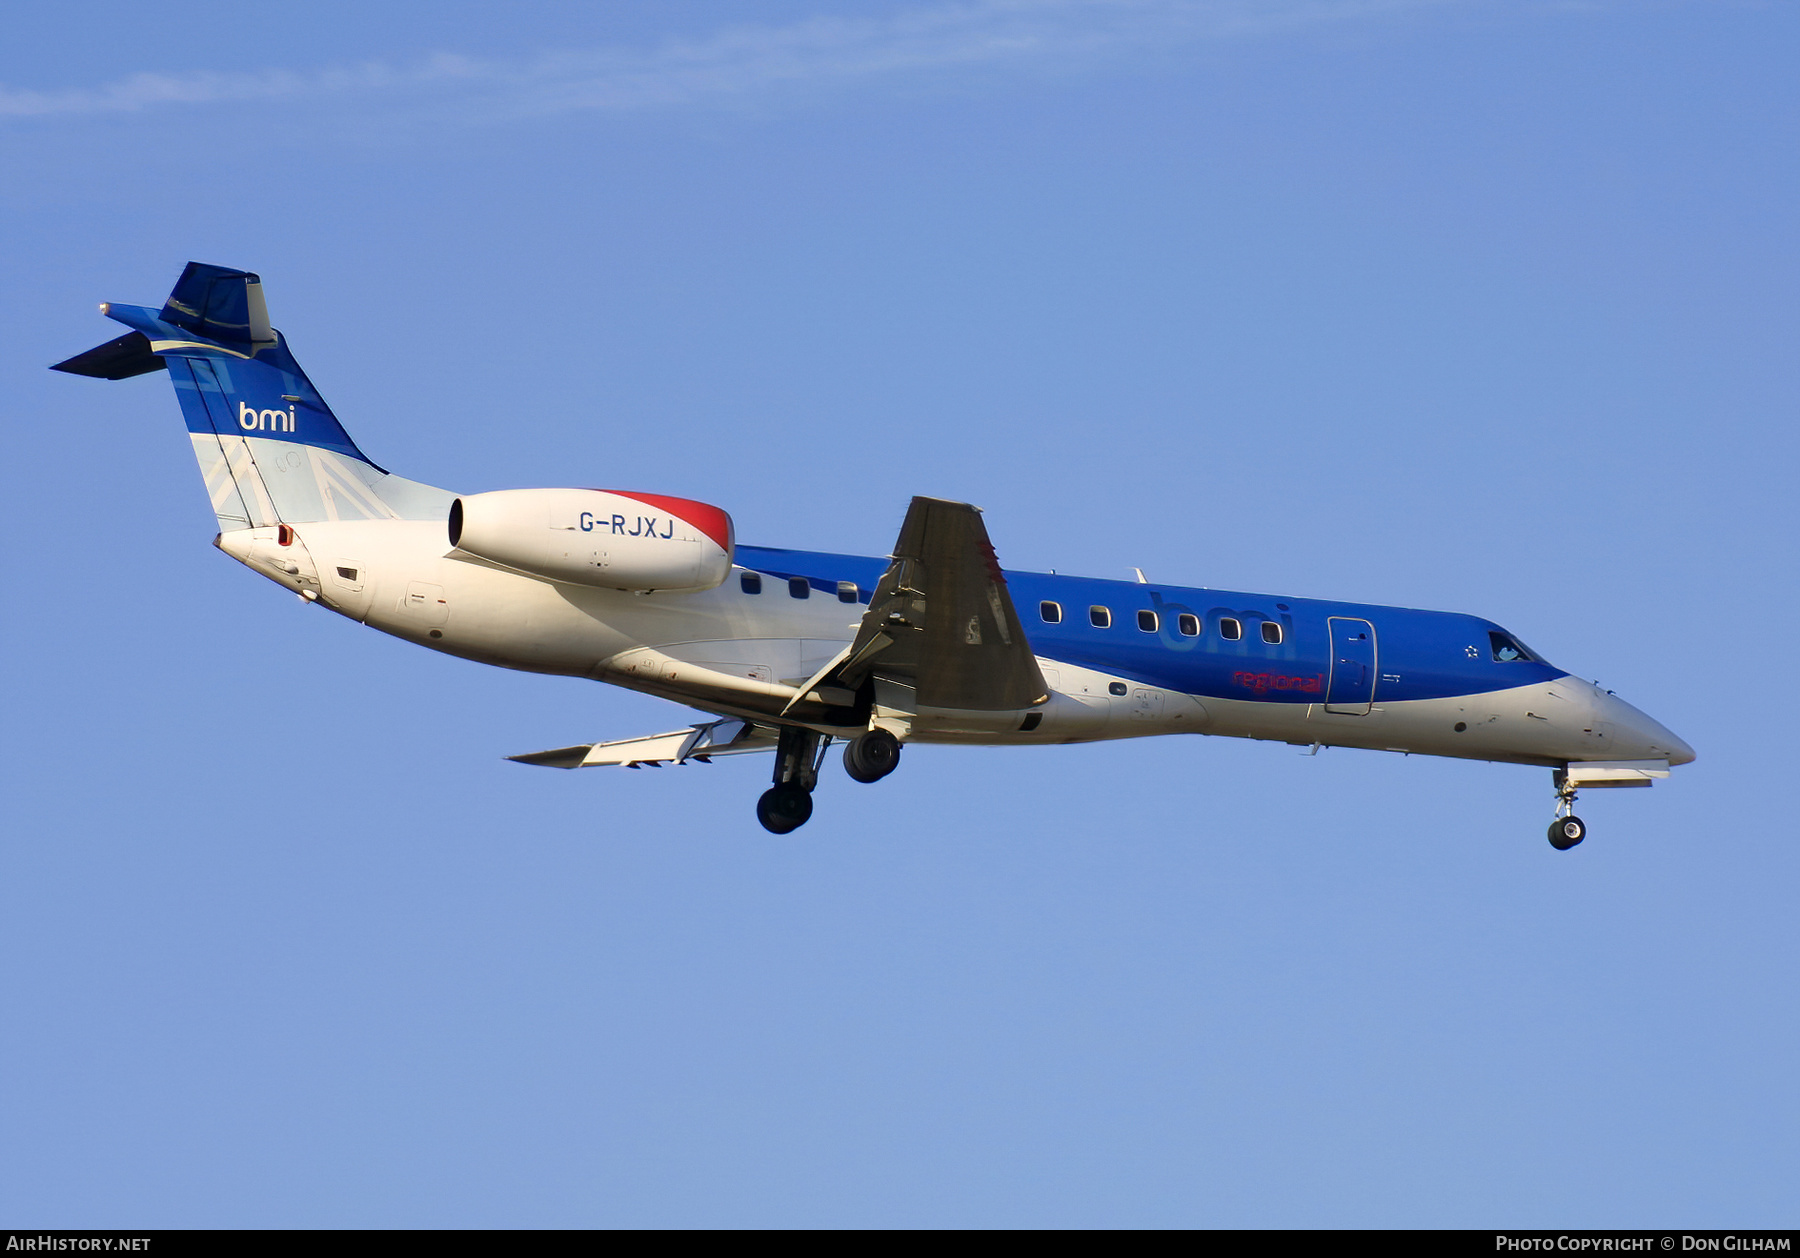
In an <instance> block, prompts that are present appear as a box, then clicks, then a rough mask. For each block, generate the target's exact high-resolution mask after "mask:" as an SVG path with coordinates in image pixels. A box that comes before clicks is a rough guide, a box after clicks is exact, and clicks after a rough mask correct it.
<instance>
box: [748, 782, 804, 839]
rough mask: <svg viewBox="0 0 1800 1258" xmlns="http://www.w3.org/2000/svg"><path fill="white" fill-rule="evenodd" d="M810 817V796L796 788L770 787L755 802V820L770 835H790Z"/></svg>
mask: <svg viewBox="0 0 1800 1258" xmlns="http://www.w3.org/2000/svg"><path fill="white" fill-rule="evenodd" d="M810 816H812V796H811V795H809V794H807V793H806V792H805V791H803V790H801V789H800V788H799V787H797V786H771V787H770V788H769V789H768V790H766V791H764V792H763V793H762V798H761V799H759V800H757V801H756V819H757V820H758V821H760V822H762V827H763V829H765V830H767V831H768V832H769V833H770V834H790V833H792V832H793V831H795V830H798V829H799V828H800V827H801V826H803V825H805V824H806V819H807V818H808V817H810Z"/></svg>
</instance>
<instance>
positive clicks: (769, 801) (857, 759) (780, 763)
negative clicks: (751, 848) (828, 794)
mask: <svg viewBox="0 0 1800 1258" xmlns="http://www.w3.org/2000/svg"><path fill="white" fill-rule="evenodd" d="M830 745H831V739H830V738H827V737H824V736H823V735H820V734H816V733H814V732H813V731H812V730H809V729H802V728H800V727H799V726H797V725H784V726H782V727H781V738H780V741H779V742H777V743H776V744H775V785H773V786H771V787H770V788H769V789H768V790H766V791H764V792H763V793H762V798H761V799H759V800H757V801H756V819H757V820H758V821H760V822H762V827H763V829H765V830H767V831H768V832H769V833H770V834H791V833H793V832H794V831H795V830H798V829H799V828H800V827H801V826H803V825H805V824H806V821H807V818H809V817H811V816H812V810H813V802H812V793H813V787H815V786H817V785H818V784H819V766H820V765H821V764H823V763H824V762H825V749H826V748H827V747H829V746H830ZM899 763H900V740H899V739H898V738H895V737H894V736H893V735H892V734H890V733H888V732H887V731H886V730H884V729H871V730H865V731H863V732H862V733H861V734H858V735H857V736H856V737H855V738H852V739H851V740H850V741H849V742H848V743H846V744H845V745H844V772H846V773H848V774H849V775H850V776H851V777H853V778H855V779H856V780H857V781H858V782H879V781H880V780H881V779H882V778H884V777H886V776H887V775H888V774H890V773H892V772H893V771H894V767H895V766H896V765H898V764H899Z"/></svg>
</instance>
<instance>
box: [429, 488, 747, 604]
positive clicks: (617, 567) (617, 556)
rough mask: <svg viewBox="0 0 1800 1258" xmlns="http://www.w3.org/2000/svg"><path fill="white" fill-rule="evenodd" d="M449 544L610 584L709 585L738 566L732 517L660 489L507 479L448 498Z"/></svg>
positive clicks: (553, 575) (564, 576) (555, 577)
mask: <svg viewBox="0 0 1800 1258" xmlns="http://www.w3.org/2000/svg"><path fill="white" fill-rule="evenodd" d="M450 544H451V545H452V546H454V547H455V548H456V549H457V550H459V551H462V552H463V553H464V554H468V555H474V556H475V557H477V558H479V559H486V560H488V561H489V562H491V563H497V564H502V565H504V566H506V567H508V568H516V569H517V570H518V571H520V572H529V573H531V574H532V575H534V576H540V577H548V578H549V579H550V580H552V581H567V582H571V583H573V584H576V585H594V586H600V587H602V588H605V589H612V590H646V591H647V590H668V591H672V592H678V593H694V592H697V591H700V590H710V589H712V588H713V587H715V586H717V585H719V584H720V583H721V582H723V581H724V580H725V578H726V577H728V576H730V575H731V556H732V551H733V549H734V548H735V539H734V535H733V532H732V526H731V517H730V516H728V515H726V514H725V513H724V512H723V511H721V510H720V509H719V508H717V507H713V506H708V505H707V504H706V503H704V502H692V501H690V500H688V499H686V498H667V497H664V496H662V495H660V494H639V493H618V492H614V491H610V490H603V489H500V490H495V491H494V492H492V493H486V494H465V495H464V496H463V497H461V498H458V499H457V500H456V501H455V502H453V503H451V504H450Z"/></svg>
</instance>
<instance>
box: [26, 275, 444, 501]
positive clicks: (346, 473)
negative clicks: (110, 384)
mask: <svg viewBox="0 0 1800 1258" xmlns="http://www.w3.org/2000/svg"><path fill="white" fill-rule="evenodd" d="M101 310H102V311H103V312H104V313H105V314H106V315H107V316H108V317H109V318H111V319H115V320H117V321H118V322H120V323H123V324H125V325H126V326H127V327H129V328H132V329H133V333H132V334H131V335H127V336H123V337H120V338H119V339H118V340H116V341H109V342H107V343H106V344H105V345H102V346H99V347H98V348H96V349H92V350H89V351H88V352H87V353H85V354H78V355H76V356H75V357H74V358H71V359H69V360H68V361H67V362H62V363H58V364H57V365H56V369H57V370H59V371H68V372H72V373H74V374H77V375H88V376H99V377H102V378H105V379H123V378H125V377H126V376H132V375H140V374H143V373H144V372H148V371H154V370H156V368H157V367H158V366H165V365H166V366H167V367H168V370H169V375H170V377H171V379H172V380H173V381H174V384H175V396H176V397H177V398H178V399H179V400H180V402H181V411H182V415H183V416H184V417H185V418H186V420H187V428H188V434H189V437H190V438H191V440H192V441H193V446H194V456H195V458H196V459H198V460H199V463H200V471H201V474H202V476H204V477H205V479H206V487H207V491H208V493H210V494H211V496H212V501H213V510H214V512H215V513H216V514H217V515H218V517H219V528H220V530H221V531H222V532H228V531H231V530H233V529H242V528H255V527H267V526H269V525H274V524H301V523H306V522H308V521H314V520H357V519H384V518H385V519H404V520H425V519H440V518H443V516H444V514H445V512H447V511H448V510H449V506H450V502H451V500H452V498H453V495H452V494H450V493H449V492H448V491H447V490H442V489H436V488H433V487H432V486H430V485H422V484H419V483H418V482H416V481H409V480H406V479H404V478H402V477H399V476H394V475H392V474H391V473H389V472H387V471H385V470H383V469H382V468H380V467H377V466H376V465H375V463H374V462H373V461H372V460H370V459H369V457H368V456H367V455H365V454H364V453H363V452H362V451H361V450H360V449H358V448H357V445H356V442H355V441H353V440H351V437H350V434H349V433H347V432H345V431H344V427H343V425H342V424H340V423H339V422H338V420H337V416H335V415H333V414H332V413H331V408H330V407H328V406H326V405H325V399H324V398H322V397H320V396H319V391H318V390H317V389H315V388H313V385H312V381H310V380H308V379H307V378H306V373H305V372H304V371H302V370H301V369H300V364H299V363H297V362H295V361H294V357H293V355H292V354H290V353H289V352H288V348H287V342H286V340H285V339H284V338H283V337H282V335H281V333H279V332H277V331H276V330H275V329H274V328H272V327H270V326H269V314H268V308H267V306H266V305H265V304H264V301H263V293H262V280H261V279H260V278H259V277H258V276H256V275H254V274H253V273H251V272H249V271H233V270H230V269H228V268H226V267H218V266H208V265H207V264H205V263H203V262H190V263H188V265H187V269H186V270H185V271H183V272H182V273H181V279H180V280H178V281H177V282H176V284H175V290H174V291H173V292H172V293H170V294H169V300H168V301H167V303H165V304H164V306H163V308H162V309H161V310H160V311H153V310H151V309H149V308H148V307H144V306H124V305H112V304H109V305H105V306H102V307H101Z"/></svg>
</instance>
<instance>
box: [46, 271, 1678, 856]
mask: <svg viewBox="0 0 1800 1258" xmlns="http://www.w3.org/2000/svg"><path fill="white" fill-rule="evenodd" d="M100 309H101V311H102V313H104V314H106V315H107V316H109V317H110V318H112V319H115V320H117V321H118V322H120V323H123V324H125V325H126V326H127V327H129V328H131V329H132V331H131V332H129V333H127V334H126V335H125V336H122V337H119V338H118V339H116V340H113V341H109V342H107V343H106V344H104V345H101V346H98V347H97V348H95V349H92V350H89V351H88V352H87V353H85V354H79V355H77V356H76V357H74V358H71V359H69V360H68V361H66V362H63V363H59V364H57V366H56V370H59V371H67V372H71V373H74V374H77V375H86V376H97V377H101V378H104V379H110V380H119V379H125V378H127V377H130V376H135V375H141V374H143V373H146V372H150V371H156V370H161V369H164V368H166V369H167V370H168V372H169V374H170V376H171V377H172V378H173V380H174V383H175V393H176V397H177V398H178V399H179V400H180V403H181V410H182V413H183V415H184V416H185V417H186V420H187V427H188V434H189V437H190V439H191V441H192V442H193V448H194V455H195V457H196V458H197V459H198V460H199V463H200V470H201V474H202V475H203V476H204V477H205V481H206V488H207V492H208V493H209V494H211V496H212V504H213V510H214V512H215V513H216V514H217V516H218V520H219V534H218V536H217V537H216V538H215V539H214V544H215V545H217V546H218V547H219V549H221V550H223V551H224V552H225V553H226V554H228V555H230V556H232V557H233V558H234V559H237V560H239V561H240V562H242V563H243V564H245V565H246V566H248V567H250V568H251V569H252V570H254V571H256V572H258V573H260V574H262V575H263V576H265V577H268V578H269V579H270V580H272V581H274V582H276V583H277V584H279V585H282V586H284V587H286V588H287V589H289V590H292V591H293V592H295V593H296V594H298V595H299V596H300V597H301V598H302V599H303V600H305V601H306V602H309V603H316V604H318V605H319V606H321V607H325V608H328V609H330V610H331V611H334V612H337V613H338V614H340V615H342V616H346V617H349V618H350V619H351V620H355V621H358V622H360V623H362V624H366V625H369V626H370V627H372V628H375V629H379V630H381V631H382V632H384V633H389V634H392V635H394V636H395V637H399V638H404V639H406V640H407V641H409V642H416V643H418V644H419V645H420V646H425V647H429V648H431V649H432V650H434V651H443V652H446V653H448V654H451V655H458V656H462V657H463V658H465V659H472V660H479V661H482V662H483V663H488V664H497V665H500V666H501V667H504V668H517V669H525V670H528V671H531V672H539V673H557V674H563V675H567V676H570V677H586V678H592V679H593V680H596V681H605V682H610V683H612V684H614V685H618V686H625V687H628V688H630V689H633V690H640V691H644V692H645V693H648V694H653V695H658V696H661V697H663V698H666V699H670V700H674V701H675V702H678V703H682V704H685V705H687V706H689V707H692V708H697V709H699V710H701V711H704V712H708V713H711V714H713V715H714V716H715V717H717V718H718V719H716V720H712V721H708V722H704V723H700V724H696V725H693V726H691V727H688V728H685V729H680V730H676V731H674V732H671V733H666V734H655V735H650V736H647V737H643V738H631V739H625V740H621V741H615V742H600V743H592V744H584V745H582V746H578V747H562V748H557V749H555V750H552V751H540V752H534V753H531V754H528V755H520V756H513V757H511V758H512V759H514V760H517V761H520V762H522V763H525V764H534V765H546V766H551V767H555V768H562V769H574V768H589V767H595V766H602V765H615V766H616V765H627V766H639V765H646V764H658V765H660V764H671V763H672V764H681V763H684V762H687V761H690V760H693V761H708V760H710V759H712V758H713V757H715V756H724V755H736V754H740V753H744V752H751V751H773V752H774V755H775V769H774V775H773V777H774V782H773V785H772V786H771V787H770V788H769V789H768V790H767V791H766V792H764V793H763V795H762V797H761V799H760V800H759V801H758V803H757V810H756V811H757V817H758V819H759V820H760V821H761V822H762V824H763V825H764V826H765V827H766V828H767V829H769V830H771V831H773V832H774V833H777V834H782V833H786V832H788V831H791V830H793V829H795V828H796V827H798V826H800V825H802V824H803V823H804V822H805V821H806V820H807V818H808V817H809V816H810V815H811V813H812V790H813V786H814V784H815V783H816V782H817V780H818V774H819V771H820V768H821V766H822V764H823V761H824V757H825V752H826V749H827V748H828V747H829V746H830V745H831V743H833V742H834V741H841V742H842V743H843V744H844V767H845V770H846V771H847V772H848V773H849V774H850V776H851V777H853V778H855V779H856V780H857V781H859V782H875V781H878V780H879V779H881V778H883V777H885V776H887V775H888V774H889V773H891V772H892V771H893V770H894V768H895V766H896V765H897V764H898V762H899V759H900V750H901V748H902V746H904V745H905V744H906V743H909V742H925V743H977V744H989V745H1022V744H1041V743H1068V742H1087V741H1092V740H1096V739H1102V738H1141V737H1146V736H1149V735H1155V734H1216V735H1225V736H1229V737H1236V738H1256V739H1275V740H1281V741H1285V742H1289V743H1294V744H1297V745H1301V746H1310V747H1313V748H1315V749H1316V748H1318V747H1321V746H1328V747H1364V748H1373V749H1378V750H1387V751H1400V752H1408V753H1411V754H1414V755H1435V756H1454V757H1460V758H1464V759H1477V760H1497V761H1509V762H1513V763H1517V764H1531V765H1540V766H1547V767H1549V768H1550V769H1552V770H1553V772H1554V779H1553V780H1554V785H1555V788H1556V794H1557V806H1556V815H1555V819H1554V820H1553V821H1552V823H1551V826H1550V842H1551V843H1552V845H1554V846H1555V847H1557V848H1559V849H1567V848H1570V847H1573V846H1574V845H1575V844H1577V843H1579V842H1581V840H1582V839H1583V837H1585V834H1586V827H1585V826H1584V825H1583V823H1582V822H1581V821H1580V819H1579V818H1577V817H1575V816H1574V811H1573V804H1574V800H1575V797H1576V791H1577V789H1578V788H1580V787H1621V786H1625V787H1629V786H1648V785H1650V784H1651V783H1652V782H1653V781H1655V780H1656V779H1659V778H1665V777H1667V776H1668V775H1669V770H1670V766H1672V765H1680V764H1686V763H1688V762H1689V761H1691V760H1693V758H1694V753H1693V751H1692V749H1691V748H1689V747H1688V745H1687V744H1686V743H1684V742H1682V741H1681V739H1679V738H1677V737H1676V736H1675V735H1674V734H1672V733H1670V732H1669V731H1668V730H1667V729H1665V728H1664V727H1663V726H1661V725H1659V724H1658V723H1657V722H1655V721H1654V720H1652V719H1650V717H1648V716H1646V715H1645V714H1644V713H1642V712H1640V711H1638V710H1637V709H1636V708H1634V707H1632V706H1631V705H1630V704H1628V703H1626V702H1624V701H1623V700H1622V699H1619V698H1618V697H1616V696H1615V695H1614V694H1613V693H1612V692H1611V691H1607V690H1602V689H1600V688H1599V687H1598V686H1594V685H1590V684H1588V683H1587V682H1584V681H1581V680H1579V679H1577V678H1575V677H1574V676H1572V675H1570V674H1569V673H1566V672H1564V671H1563V670H1562V669H1559V668H1555V667H1553V666H1552V665H1550V664H1548V663H1546V662H1545V661H1543V660H1542V659H1540V658H1539V657H1538V656H1537V655H1536V654H1534V653H1533V652H1532V651H1530V650H1529V649H1528V648H1526V647H1525V645H1524V644H1523V643H1522V642H1521V641H1520V640H1519V639H1518V638H1517V637H1516V636H1515V635H1513V634H1511V633H1508V632H1507V631H1506V630H1505V629H1502V628H1501V627H1500V626H1499V625H1497V624H1494V623H1493V622H1491V621H1487V620H1482V619H1479V618H1477V617H1474V616H1464V615H1456V614H1452V613H1446V612H1430V611H1418V610H1414V609H1409V608H1398V607H1379V606H1373V605H1369V604H1361V603H1334V602H1322V601H1319V600H1316V599H1302V598H1291V597H1285V596H1276V595H1266V594H1241V593H1232V592H1227V591H1221V590H1208V589H1184V588H1180V587H1174V586H1163V585H1154V584H1151V583H1148V582H1145V581H1143V580H1142V579H1141V574H1140V580H1139V581H1138V582H1137V583H1135V584H1134V583H1130V582H1122V581H1098V580H1091V579H1086V578H1077V577H1066V576H1057V575H1054V574H1044V573H1022V572H1004V571H1002V570H1001V568H1000V565H999V563H998V561H997V560H996V559H995V557H994V550H993V547H992V546H991V545H990V544H989V542H988V535H987V531H986V529H985V527H984V526H983V523H982V519H981V514H980V512H978V511H977V510H976V509H975V508H974V507H972V506H969V505H967V504H966V503H958V502H947V501H942V500H939V499H933V498H915V499H913V501H912V505H911V508H910V509H909V510H908V512H907V514H906V520H905V523H904V524H903V525H902V527H901V530H900V536H899V539H898V541H897V542H896V543H895V546H894V552H893V554H892V555H890V556H888V557H886V558H864V557H858V556H852V555H836V554H821V553H813V552H808V551H796V550H775V549H769V548H765V547H753V546H744V545H739V544H738V543H737V540H736V538H735V536H734V533H733V529H732V523H731V518H730V516H728V515H727V514H726V513H725V512H724V511H722V510H720V509H719V508H718V507H714V506H709V505H707V504H705V503H700V502H693V501H690V500H688V499H685V498H673V497H668V496H664V495H661V494H648V493H636V492H631V493H627V492H622V491H618V490H600V489H579V488H563V489H503V490H496V491H490V492H487V493H478V494H463V495H460V496H459V495H457V494H454V493H452V492H450V491H449V490H445V489H437V488H434V487H433V486H430V485H423V484H420V483H418V482H416V481H410V480H405V479H403V478H401V477H399V476H395V475H392V474H391V473H389V472H386V471H384V470H383V469H381V468H380V467H377V466H376V465H375V464H374V463H373V462H372V461H370V459H369V458H368V457H367V456H366V455H364V454H363V452H362V451H361V450H360V449H358V448H357V446H356V443H355V442H354V441H352V440H351V439H350V436H349V434H348V433H346V432H345V431H344V429H343V427H342V426H341V425H340V424H339V423H338V421H337V418H336V417H335V416H334V415H333V414H332V413H331V411H330V410H329V409H328V408H327V407H326V405H325V403H324V401H323V399H321V398H320V396H319V394H318V391H317V390H315V389H314V388H313V386H312V383H311V382H310V381H309V380H308V379H307V378H306V375H305V373H304V372H302V371H301V370H300V367H299V364H298V363H296V362H295V361H294V359H293V356H292V355H291V354H290V353H289V352H288V348H287V343H286V341H285V340H284V339H283V338H282V336H281V334H280V333H279V332H277V331H275V330H274V329H273V328H271V327H270V326H269V317H268V312H267V308H266V306H265V303H264V300H263V294H262V283H261V280H260V279H259V278H258V277H257V276H256V275H254V274H252V273H250V272H247V271H234V270H230V269H228V268H224V267H217V266H208V265H205V264H202V263H197V262H195V263H189V264H188V267H187V269H186V270H185V271H184V272H182V275H181V279H180V280H179V282H177V284H176V285H175V290H174V292H173V293H171V294H170V296H169V299H168V301H167V302H166V303H165V304H164V305H163V307H162V308H161V309H160V310H153V309H150V308H148V307H143V306H123V305H112V304H109V305H103V306H101V308H100ZM1020 607H1023V608H1024V609H1025V613H1024V615H1023V616H1022V615H1021V614H1020V612H1019V610H1018V609H1019V608H1020Z"/></svg>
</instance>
